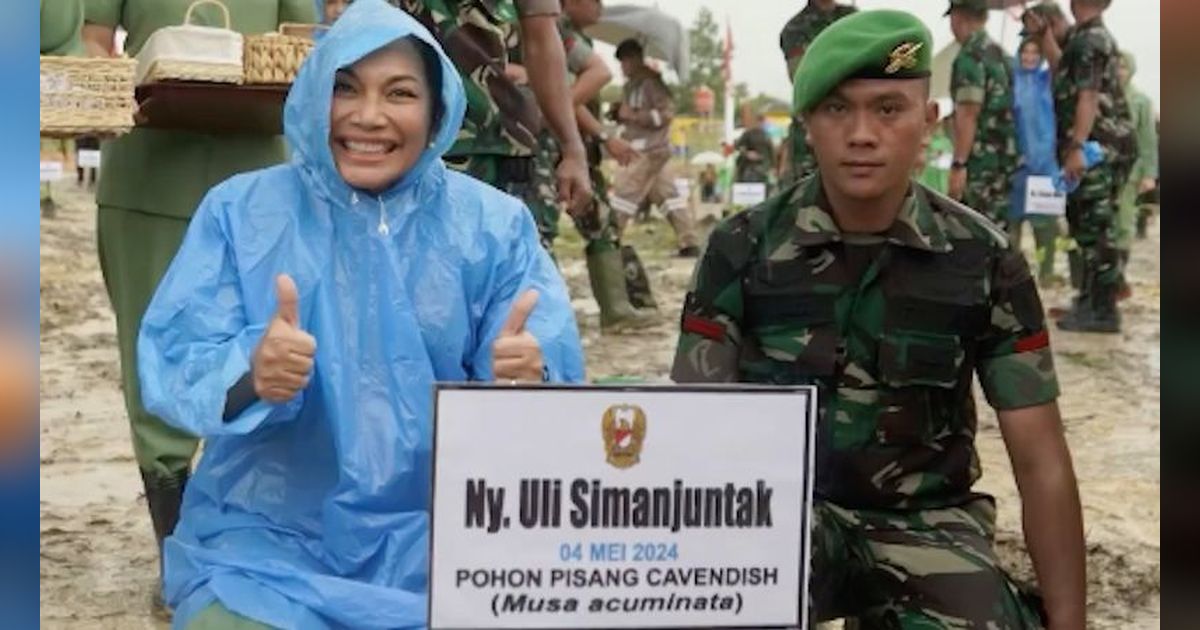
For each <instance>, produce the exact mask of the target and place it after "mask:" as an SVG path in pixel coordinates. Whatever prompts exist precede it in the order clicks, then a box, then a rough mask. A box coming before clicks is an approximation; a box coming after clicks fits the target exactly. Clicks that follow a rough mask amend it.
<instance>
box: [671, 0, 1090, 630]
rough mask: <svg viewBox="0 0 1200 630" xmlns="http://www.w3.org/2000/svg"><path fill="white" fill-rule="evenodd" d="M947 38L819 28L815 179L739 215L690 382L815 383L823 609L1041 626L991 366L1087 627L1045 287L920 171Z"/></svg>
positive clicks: (711, 248) (1041, 569)
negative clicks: (935, 54) (1010, 502)
mask: <svg viewBox="0 0 1200 630" xmlns="http://www.w3.org/2000/svg"><path fill="white" fill-rule="evenodd" d="M931 47H932V41H931V36H930V34H929V31H928V30H927V29H926V28H925V26H924V25H922V24H921V22H920V21H919V20H917V19H916V18H915V17H913V16H912V15H910V14H907V13H903V12H899V11H886V10H884V11H866V12H862V13H859V14H856V15H854V16H851V17H848V18H846V19H844V20H842V21H839V22H838V23H837V24H834V25H833V26H831V27H830V28H829V29H827V30H826V31H825V32H824V33H822V34H821V35H820V36H818V37H817V38H816V40H814V41H813V44H812V46H811V47H810V49H809V52H808V54H807V55H806V56H805V58H804V60H803V61H802V62H801V67H800V69H799V72H798V73H797V79H798V80H797V82H796V86H795V96H794V101H793V110H794V112H798V113H800V114H802V115H803V116H804V117H805V123H806V125H807V127H808V133H809V137H810V139H811V142H812V147H813V150H814V152H815V154H816V157H817V163H818V164H819V171H818V173H817V175H816V176H814V177H811V178H808V179H805V180H803V181H801V182H799V183H797V184H793V185H792V186H790V187H788V188H785V189H783V190H782V191H780V192H779V193H778V194H776V195H775V196H773V197H771V198H770V199H769V200H767V201H766V202H765V203H763V204H762V205H760V206H758V207H756V208H753V209H751V210H749V211H747V212H743V213H740V214H738V215H735V216H733V217H731V218H729V219H727V220H726V221H724V222H723V223H721V224H719V225H718V227H717V228H716V230H715V231H714V232H713V234H712V236H711V237H710V240H709V245H708V249H707V250H706V253H705V255H704V257H703V258H702V260H701V261H700V263H699V266H698V268H697V270H696V274H695V276H694V277H695V281H694V287H693V290H692V291H691V292H690V293H689V294H688V297H687V300H686V303H685V304H684V311H683V318H682V323H681V325H682V334H681V337H680V340H679V348H678V351H677V353H676V356H675V363H674V367H673V369H672V377H673V378H674V380H676V381H678V382H749V383H763V384H779V385H790V384H813V385H816V386H817V388H818V396H819V398H818V400H819V416H818V427H817V431H818V436H817V440H818V441H817V446H816V451H817V464H816V466H817V469H816V470H817V472H816V495H817V501H816V503H815V508H814V532H813V540H814V548H813V580H812V584H813V589H814V591H813V599H814V604H813V605H814V611H813V612H814V615H815V619H816V620H817V621H823V620H827V619H830V618H836V617H844V616H853V617H856V618H858V619H860V620H861V621H863V622H864V624H865V625H866V626H867V627H872V628H876V627H880V628H900V627H902V628H931V629H936V628H983V627H996V628H1033V627H1039V625H1040V624H1041V623H1042V621H1041V620H1039V611H1038V606H1037V604H1038V602H1036V601H1035V598H1034V596H1033V595H1032V594H1027V593H1024V592H1022V591H1021V589H1019V588H1018V586H1017V585H1016V584H1015V583H1014V582H1013V581H1012V580H1011V579H1010V578H1009V577H1008V576H1007V575H1006V574H1005V572H1004V571H1003V569H1001V567H1000V566H999V563H998V561H997V559H996V555H995V552H994V550H993V548H992V534H993V532H994V516H995V506H994V503H993V501H992V499H991V498H990V497H988V496H986V495H982V494H980V493H977V492H975V491H974V490H973V489H972V486H973V484H974V483H975V481H976V480H977V479H978V478H979V475H980V470H979V459H978V456H977V453H976V451H975V433H976V426H977V418H976V412H975V402H974V400H973V395H972V390H971V381H972V376H973V375H977V376H978V378H979V382H980V385H981V386H982V390H983V393H984V395H985V396H986V398H987V400H988V402H989V403H990V404H991V405H992V406H993V407H994V408H995V409H996V410H997V415H998V417H999V423H1000V429H1001V432H1002V434H1003V436H1004V440H1005V444H1006V445H1007V447H1008V451H1009V457H1010V459H1011V460H1012V462H1013V472H1014V474H1015V476H1016V481H1017V487H1018V489H1019V491H1020V493H1021V499H1022V503H1023V512H1024V525H1025V541H1026V544H1027V547H1028V549H1029V552H1030V555H1031V556H1032V559H1033V565H1034V567H1035V570H1036V573H1037V577H1038V582H1039V583H1040V585H1041V588H1042V589H1043V593H1044V596H1045V612H1046V613H1047V614H1048V622H1049V625H1050V627H1052V628H1056V629H1058V628H1071V629H1073V630H1082V629H1083V628H1084V610H1085V608H1084V596H1085V580H1084V547H1083V527H1082V518H1081V516H1080V507H1079V495H1078V489H1077V487H1076V483H1075V477H1074V473H1073V471H1072V466H1071V458H1070V453H1069V452H1068V450H1067V444H1066V441H1065V439H1064V437H1063V433H1062V424H1061V420H1060V417H1059V412H1058V407H1057V403H1056V402H1055V401H1056V399H1057V397H1058V382H1057V379H1056V376H1055V372H1054V367H1053V358H1052V354H1051V351H1050V339H1049V335H1048V332H1047V330H1046V328H1045V321H1044V316H1043V313H1042V307H1041V302H1040V300H1039V298H1038V293H1037V288H1036V287H1035V285H1034V283H1033V280H1032V278H1031V277H1030V275H1029V267H1028V265H1027V264H1026V263H1025V260H1024V259H1023V258H1022V257H1021V254H1020V253H1019V252H1015V251H1012V250H1011V249H1010V248H1009V247H1008V244H1007V242H1006V239H1005V237H1004V235H1003V234H1002V233H1001V232H999V231H998V230H997V229H996V228H995V226H994V225H992V224H991V223H990V222H989V221H987V220H986V219H984V218H983V217H981V216H980V215H979V214H977V213H976V212H974V211H973V210H971V209H969V208H966V207H965V206H961V205H959V204H958V203H956V202H953V201H951V200H949V199H948V198H946V197H942V196H940V195H937V194H936V193H933V192H932V191H930V190H928V189H926V188H924V187H923V186H920V185H919V184H916V183H914V182H912V181H911V180H910V179H909V177H910V173H912V171H913V168H914V166H915V164H916V163H917V161H918V152H919V151H920V145H921V138H922V137H923V136H925V135H926V134H927V133H928V132H929V130H930V128H931V127H932V125H934V124H935V123H936V122H937V106H936V104H934V103H931V102H929V90H930V86H929V78H928V77H929V66H930V56H931Z"/></svg>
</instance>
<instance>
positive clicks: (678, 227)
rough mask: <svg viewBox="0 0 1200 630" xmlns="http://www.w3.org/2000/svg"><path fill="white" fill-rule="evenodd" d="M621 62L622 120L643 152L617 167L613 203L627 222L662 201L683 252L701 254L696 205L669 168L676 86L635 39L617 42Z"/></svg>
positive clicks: (619, 117)
mask: <svg viewBox="0 0 1200 630" xmlns="http://www.w3.org/2000/svg"><path fill="white" fill-rule="evenodd" d="M617 61H620V62H621V71H622V72H623V73H624V74H625V78H626V82H625V89H624V93H623V95H622V98H621V105H620V107H619V109H618V110H617V122H619V123H621V124H622V125H624V127H625V131H624V137H625V139H626V140H628V141H629V143H630V145H632V146H633V148H634V150H636V151H640V152H641V155H640V156H639V157H638V158H637V159H636V160H634V161H633V162H631V163H630V164H629V165H628V166H625V167H623V168H622V169H621V170H619V171H617V174H616V177H615V178H614V181H613V190H612V194H611V195H610V197H609V203H610V204H611V205H612V208H613V210H615V211H616V212H617V213H618V215H619V220H620V223H621V225H622V227H623V226H624V225H625V224H626V223H628V221H629V218H630V217H632V216H633V215H634V214H637V211H638V208H639V207H640V206H641V205H642V204H643V203H652V204H658V205H659V206H660V207H662V209H663V212H664V214H666V215H667V220H668V221H670V223H671V227H672V228H674V229H675V235H676V237H677V238H678V240H679V255H680V256H684V257H691V258H694V257H696V256H699V255H700V249H699V247H698V246H697V242H696V233H695V228H694V227H693V222H692V214H691V209H690V208H689V207H688V204H687V200H686V199H684V198H683V197H682V196H681V195H680V194H679V191H678V190H676V188H675V182H674V181H673V180H672V179H671V175H670V174H669V173H668V172H667V169H666V166H667V162H668V161H669V160H670V159H671V143H670V136H671V120H672V119H673V118H674V117H675V103H674V100H673V99H672V97H671V91H670V90H668V89H667V86H666V84H664V83H663V81H662V77H661V76H660V75H659V74H658V73H657V72H655V71H654V70H653V69H651V68H650V67H649V66H647V65H646V60H645V56H644V52H643V50H642V45H641V44H639V43H638V42H637V41H636V40H632V39H627V40H625V41H623V42H621V44H620V45H619V46H617Z"/></svg>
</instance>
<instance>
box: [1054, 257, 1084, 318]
mask: <svg viewBox="0 0 1200 630" xmlns="http://www.w3.org/2000/svg"><path fill="white" fill-rule="evenodd" d="M1067 266H1068V271H1069V273H1070V276H1071V288H1073V289H1075V291H1076V294H1075V298H1074V299H1072V300H1071V306H1069V307H1067V308H1063V307H1061V306H1052V307H1050V317H1051V318H1052V319H1062V318H1064V317H1067V316H1068V315H1070V314H1071V313H1077V312H1079V311H1082V310H1090V309H1091V304H1090V298H1089V297H1088V287H1087V286H1085V285H1087V284H1088V278H1087V272H1086V270H1085V269H1084V266H1083V253H1082V252H1081V251H1079V249H1078V248H1076V249H1072V250H1070V251H1068V252H1067Z"/></svg>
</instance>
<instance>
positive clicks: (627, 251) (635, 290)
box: [621, 245, 658, 309]
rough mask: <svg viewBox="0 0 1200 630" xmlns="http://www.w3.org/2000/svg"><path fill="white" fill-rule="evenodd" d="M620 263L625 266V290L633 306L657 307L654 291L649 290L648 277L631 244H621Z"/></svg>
mask: <svg viewBox="0 0 1200 630" xmlns="http://www.w3.org/2000/svg"><path fill="white" fill-rule="evenodd" d="M621 265H622V266H623V267H624V268H625V292H626V293H627V294H628V295H629V303H630V304H631V305H632V306H633V307H634V308H648V309H658V302H656V301H655V300H654V292H653V291H651V290H650V277H649V276H648V275H646V268H645V267H644V266H642V259H641V258H638V255H637V250H635V249H634V248H633V246H632V245H622V246H621Z"/></svg>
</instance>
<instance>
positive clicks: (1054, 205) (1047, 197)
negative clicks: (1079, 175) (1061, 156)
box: [1025, 176, 1067, 217]
mask: <svg viewBox="0 0 1200 630" xmlns="http://www.w3.org/2000/svg"><path fill="white" fill-rule="evenodd" d="M1026 182H1027V183H1026V186H1025V214H1043V215H1051V216H1059V217H1061V216H1063V215H1065V214H1066V213H1067V195H1066V193H1060V192H1058V191H1057V190H1055V189H1054V180H1052V179H1050V178H1049V177H1038V176H1031V177H1030V178H1029V179H1028V180H1026Z"/></svg>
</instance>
